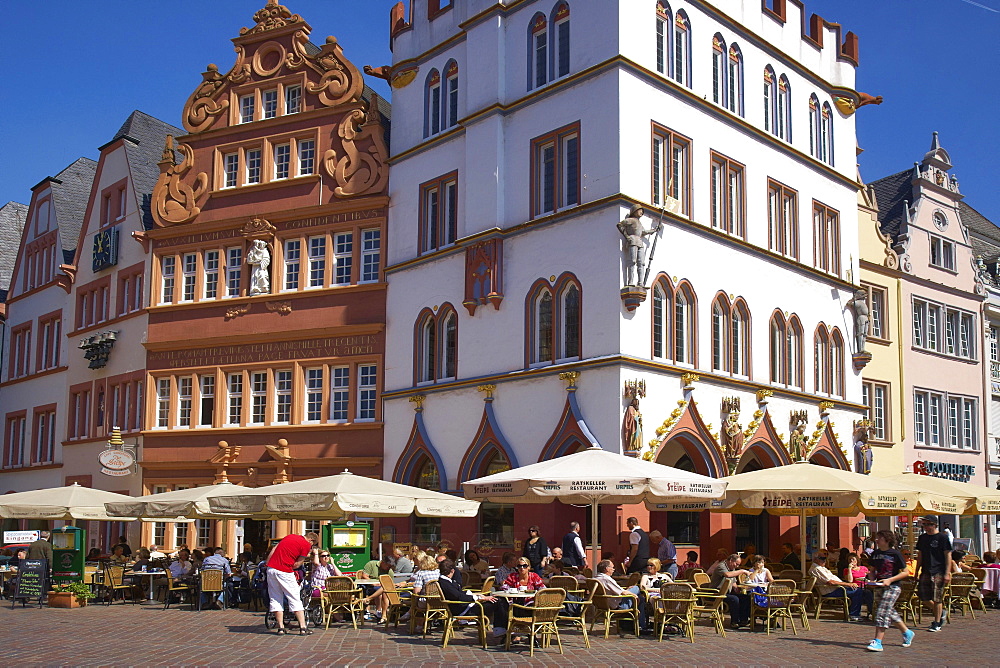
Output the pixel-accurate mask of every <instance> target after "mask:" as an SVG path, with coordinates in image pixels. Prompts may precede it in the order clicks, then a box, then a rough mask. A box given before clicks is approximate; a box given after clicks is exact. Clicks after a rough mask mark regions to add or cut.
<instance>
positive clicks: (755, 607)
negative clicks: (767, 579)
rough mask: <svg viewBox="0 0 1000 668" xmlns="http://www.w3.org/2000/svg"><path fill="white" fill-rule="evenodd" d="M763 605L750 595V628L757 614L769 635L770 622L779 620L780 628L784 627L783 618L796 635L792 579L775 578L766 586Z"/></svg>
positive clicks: (794, 592)
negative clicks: (762, 620)
mask: <svg viewBox="0 0 1000 668" xmlns="http://www.w3.org/2000/svg"><path fill="white" fill-rule="evenodd" d="M766 597H767V598H766V600H765V601H764V605H760V604H759V603H758V602H757V600H756V597H755V596H753V595H751V599H750V630H751V631H752V630H754V629H755V628H756V626H755V620H756V618H757V616H758V615H759V616H761V617H763V618H764V628H765V629H766V630H767V634H768V635H771V622H772V621H777V620H779V619H780V620H781V629H782V630H784V629H785V620H786V619H787V620H788V621H789V622H790V623H791V625H792V633H793V634H794V635H798V634H799V633H798V631H796V630H795V618H794V617H793V616H792V603H794V602H795V600H796V599H797V598H798V594H797V593H796V590H795V581H794V580H775V581H773V582H772V583H771V584H769V585H768V586H767V594H766Z"/></svg>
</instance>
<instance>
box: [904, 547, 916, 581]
mask: <svg viewBox="0 0 1000 668" xmlns="http://www.w3.org/2000/svg"><path fill="white" fill-rule="evenodd" d="M900 552H902V553H903V559H904V560H905V561H906V572H907V573H909V574H910V577H911V578H912V577H914V576H916V574H917V560H916V559H915V558H914V557H913V552H911V551H910V548H908V547H904V548H903V549H902V550H900Z"/></svg>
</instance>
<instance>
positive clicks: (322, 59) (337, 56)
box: [306, 35, 365, 107]
mask: <svg viewBox="0 0 1000 668" xmlns="http://www.w3.org/2000/svg"><path fill="white" fill-rule="evenodd" d="M313 62H315V63H316V66H317V67H316V70H317V71H319V72H321V73H322V76H320V79H319V81H317V82H316V83H314V84H308V85H307V86H306V90H308V91H309V92H310V93H312V94H314V95H316V96H317V98H319V101H320V102H322V103H323V104H324V105H326V106H328V107H335V106H337V105H341V104H346V103H348V102H355V101H357V100H359V99H361V93H362V91H363V90H364V85H365V84H364V80H363V79H362V78H361V73H360V72H358V70H357V68H356V67H354V65H352V64H351V63H350V62H349V61H348V60H347V59H346V58H344V51H343V49H341V48H340V45H339V44H337V39H336V38H335V37H333V36H332V35H331V36H330V37H327V38H326V44H324V45H323V48H322V50H320V52H319V53H318V54H316V56H314V58H313Z"/></svg>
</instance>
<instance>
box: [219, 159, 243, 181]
mask: <svg viewBox="0 0 1000 668" xmlns="http://www.w3.org/2000/svg"><path fill="white" fill-rule="evenodd" d="M239 177H240V154H239V153H226V154H225V155H224V156H222V187H223V188H235V187H236V186H237V184H238V182H239Z"/></svg>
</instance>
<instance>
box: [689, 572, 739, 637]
mask: <svg viewBox="0 0 1000 668" xmlns="http://www.w3.org/2000/svg"><path fill="white" fill-rule="evenodd" d="M732 584H733V583H732V580H730V579H729V578H726V579H725V580H723V581H722V586H721V587H719V591H718V592H717V593H716V592H707V591H698V592H695V597H697V598H698V599H700V600H701V601H703V603H701V604H697V605H695V606H694V610H692V612H693V614H694V619H695V621H697V620H699V619H708V620H710V621H711V622H712V623H713V624H714V625H715V632H716V633H718V634H719V635H721V636H722V637H723V638H725V637H726V628H725V624H724V623H723V622H724V620H723V617H722V605H723V604H724V603H725V602H726V594H728V593H729V588H730V587H731V586H732Z"/></svg>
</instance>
